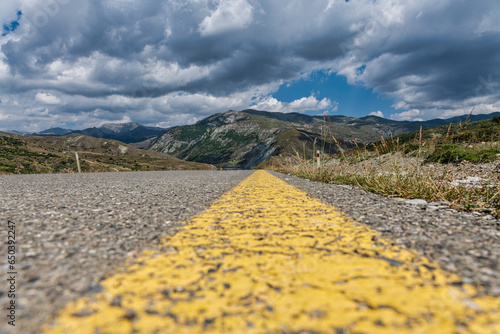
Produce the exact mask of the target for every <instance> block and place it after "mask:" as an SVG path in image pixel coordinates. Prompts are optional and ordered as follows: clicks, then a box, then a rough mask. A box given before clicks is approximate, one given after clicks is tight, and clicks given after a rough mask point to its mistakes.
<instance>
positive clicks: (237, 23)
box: [0, 0, 500, 129]
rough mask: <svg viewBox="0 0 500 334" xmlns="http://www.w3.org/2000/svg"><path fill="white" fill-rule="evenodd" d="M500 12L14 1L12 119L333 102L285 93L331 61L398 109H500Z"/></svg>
mask: <svg viewBox="0 0 500 334" xmlns="http://www.w3.org/2000/svg"><path fill="white" fill-rule="evenodd" d="M18 11H21V12H22V16H20V17H18V15H17V12H18ZM498 17H500V2H498V1H497V0H483V1H480V2H470V1H460V2H456V1H452V0H442V1H439V2H436V1H431V0H422V1H418V2H416V1H411V2H408V1H403V0H379V1H371V0H359V1H349V2H345V1H333V0H311V1H307V2H304V1H300V0H272V1H271V0H234V1H233V0H231V1H230V0H217V1H216V0H168V1H167V0H142V1H139V0H123V1H119V2H117V1H96V0H81V1H67V0H51V1H48V2H47V1H44V0H13V1H7V2H6V4H3V5H2V11H1V13H0V20H1V21H0V24H1V25H2V26H3V25H4V24H5V25H7V26H8V28H9V31H8V34H7V35H6V36H3V37H0V90H1V91H0V100H1V101H2V102H1V103H0V115H1V116H0V117H1V118H2V122H1V124H0V127H1V128H2V129H9V128H19V129H22V128H29V127H34V126H40V127H43V126H49V127H50V126H54V125H64V124H65V122H72V123H75V124H76V123H79V124H82V125H83V124H85V125H87V124H98V123H99V122H103V121H104V122H108V121H116V120H122V119H125V118H124V117H125V116H128V117H130V119H131V120H132V121H137V122H142V123H145V124H149V125H155V124H160V123H162V124H167V123H168V124H171V125H179V124H183V123H184V122H193V121H194V120H196V119H201V118H203V117H205V116H208V115H210V114H211V113H215V112H221V111H225V110H227V109H245V108H248V107H250V106H256V107H259V109H268V110H275V111H299V112H303V111H304V110H318V111H319V110H327V109H333V108H335V106H336V104H335V102H334V101H335V100H337V98H336V94H340V93H341V92H336V91H334V90H332V92H330V93H329V95H326V98H324V96H325V95H322V97H321V98H317V97H315V96H309V97H301V96H297V97H295V98H296V100H295V101H293V102H284V101H279V100H278V99H276V98H275V97H273V94H274V93H275V92H277V90H278V89H279V87H280V86H281V85H286V84H287V83H289V82H293V81H294V80H297V79H298V78H301V77H304V76H307V74H308V73H311V72H313V71H318V70H325V71H329V72H330V73H332V75H334V74H339V75H343V76H345V77H346V78H347V80H348V82H349V83H350V84H352V85H360V86H363V87H366V88H368V89H371V90H373V91H374V92H376V93H378V94H380V95H382V96H385V97H387V98H389V99H392V100H393V101H394V105H393V108H394V110H393V111H384V112H385V113H386V114H389V113H390V115H391V116H390V117H391V118H392V119H429V118H434V117H450V116H453V115H455V114H457V113H467V112H468V111H469V110H470V109H471V108H472V107H473V106H477V107H476V111H475V112H477V113H482V112H491V111H497V110H499V101H500V47H499V45H500V28H499V26H498V24H497V21H498V20H497V18H498ZM14 21H16V22H18V24H19V25H18V26H17V25H16V28H15V29H11V23H12V22H14ZM40 94H41V95H40ZM56 102H57V103H56ZM33 108H35V109H36V108H42V109H43V110H45V109H46V111H44V113H33ZM415 110H417V111H418V114H417V113H416V112H415ZM366 112H368V110H367V111H366Z"/></svg>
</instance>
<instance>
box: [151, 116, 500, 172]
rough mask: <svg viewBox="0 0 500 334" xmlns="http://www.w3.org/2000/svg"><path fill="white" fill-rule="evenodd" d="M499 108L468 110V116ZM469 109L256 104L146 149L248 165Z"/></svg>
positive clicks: (177, 130) (370, 138)
mask: <svg viewBox="0 0 500 334" xmlns="http://www.w3.org/2000/svg"><path fill="white" fill-rule="evenodd" d="M494 115H500V113H498V112H497V113H492V114H489V115H472V116H470V118H469V119H470V120H471V121H477V120H483V119H489V118H492V117H493V116H494ZM467 117H468V115H463V116H457V117H453V118H449V119H434V120H429V121H422V122H411V121H393V120H389V119H385V118H381V117H377V116H366V117H361V118H355V117H346V116H337V115H336V116H308V115H304V114H299V113H278V112H266V111H259V110H251V109H248V110H243V111H234V110H230V111H227V112H224V113H219V114H215V115H212V116H210V117H207V118H205V119H203V120H201V121H199V122H197V123H195V124H192V125H185V126H178V127H173V128H170V129H168V130H167V131H165V132H164V133H163V134H162V135H160V136H158V137H157V138H156V139H153V140H151V144H150V145H149V146H148V147H147V148H148V149H149V150H153V151H157V152H163V153H168V154H172V155H173V156H176V157H178V158H181V159H183V160H188V161H197V162H203V163H208V164H213V165H215V166H218V167H224V168H251V167H254V166H256V165H258V164H260V163H261V162H263V161H265V160H266V159H267V158H269V157H270V156H273V155H279V154H284V155H293V154H298V155H300V156H304V157H307V158H310V157H312V156H313V155H314V154H315V151H316V150H321V151H323V152H324V153H327V154H329V153H336V152H338V151H339V150H340V149H343V150H348V149H351V148H353V147H355V146H363V145H364V144H367V143H369V142H374V141H377V140H380V139H381V137H385V138H387V137H390V136H398V135H401V134H405V133H408V132H413V131H418V130H420V128H422V129H425V128H429V127H434V126H440V125H445V124H449V123H458V122H463V121H465V120H466V119H467Z"/></svg>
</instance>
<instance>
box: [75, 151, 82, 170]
mask: <svg viewBox="0 0 500 334" xmlns="http://www.w3.org/2000/svg"><path fill="white" fill-rule="evenodd" d="M75 155H76V165H77V166H78V173H81V172H82V169H81V168H80V159H78V153H75Z"/></svg>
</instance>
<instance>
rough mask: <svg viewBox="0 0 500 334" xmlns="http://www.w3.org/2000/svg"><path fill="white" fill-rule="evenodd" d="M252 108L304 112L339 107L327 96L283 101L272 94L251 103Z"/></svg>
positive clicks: (331, 109)
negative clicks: (320, 98)
mask: <svg viewBox="0 0 500 334" xmlns="http://www.w3.org/2000/svg"><path fill="white" fill-rule="evenodd" d="M250 108H253V109H258V110H267V111H274V112H285V113H286V112H299V113H302V112H306V111H334V110H336V108H337V104H336V103H335V102H332V101H331V100H330V99H327V98H323V99H322V100H318V99H317V98H316V97H315V96H313V95H311V96H309V97H302V98H300V99H297V100H295V101H292V102H282V101H278V100H277V99H275V98H274V97H272V96H267V97H265V98H263V99H261V100H260V101H258V102H257V103H255V104H253V105H251V106H250Z"/></svg>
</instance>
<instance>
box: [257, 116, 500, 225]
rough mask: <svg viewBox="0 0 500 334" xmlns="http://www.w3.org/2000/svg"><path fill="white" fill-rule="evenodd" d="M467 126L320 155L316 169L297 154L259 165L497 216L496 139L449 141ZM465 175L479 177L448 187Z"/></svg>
mask: <svg viewBox="0 0 500 334" xmlns="http://www.w3.org/2000/svg"><path fill="white" fill-rule="evenodd" d="M466 126H467V123H466V124H465V125H463V124H460V125H459V126H458V127H457V129H458V130H456V131H451V130H452V126H451V125H450V126H446V127H445V128H444V130H443V134H442V135H440V136H433V137H432V139H430V140H424V139H423V138H424V136H426V135H428V134H427V133H423V132H422V130H421V131H419V132H416V133H414V134H412V136H414V137H413V138H412V140H409V141H408V140H406V142H404V143H402V140H400V138H399V137H398V138H393V137H392V136H391V137H390V139H385V138H384V137H382V138H381V141H380V142H377V143H372V144H370V145H369V146H364V147H358V148H357V149H356V150H353V151H350V152H344V151H342V150H340V151H339V153H338V154H337V155H336V156H334V157H325V158H323V159H322V161H321V164H320V166H317V164H316V160H315V159H305V158H304V157H302V156H301V155H298V154H297V155H296V156H294V157H274V158H272V159H270V160H268V161H267V162H266V164H265V165H263V166H260V167H261V168H266V169H270V170H275V171H278V172H282V173H290V174H292V175H295V176H298V177H301V178H305V179H309V180H313V181H320V182H326V183H335V184H348V185H353V186H357V187H359V188H362V189H364V190H366V191H370V192H374V193H377V194H382V195H385V196H388V197H402V198H408V199H413V198H418V199H425V200H427V201H439V200H444V201H447V202H449V203H451V207H452V208H454V209H457V210H461V211H468V212H471V211H482V212H490V213H491V214H493V215H495V216H496V217H500V174H499V172H498V170H497V171H494V169H495V165H497V164H498V162H495V160H496V159H498V153H500V145H498V142H496V141H495V142H490V143H484V142H482V143H477V142H476V143H463V142H462V143H457V142H456V141H453V138H456V137H457V136H459V135H462V134H463V133H464V132H465V131H469V132H470V129H467V128H466ZM483 127H484V126H483ZM424 132H425V130H424ZM407 138H408V136H407ZM333 139H334V141H335V138H333ZM436 157H437V158H436ZM439 157H442V160H439V159H440V158H439ZM450 157H451V158H450ZM432 159H435V160H432ZM467 160H468V161H474V162H476V164H473V163H470V162H467ZM433 161H434V162H433ZM439 162H441V163H439ZM443 162H446V163H443ZM450 162H456V163H450ZM496 168H497V169H500V166H497V167H496ZM478 170H479V171H481V173H480V172H478ZM465 176H481V177H482V178H483V180H482V181H481V182H479V183H476V184H469V185H468V186H466V185H458V186H457V185H454V184H453V181H456V180H457V179H460V178H463V177H465Z"/></svg>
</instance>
